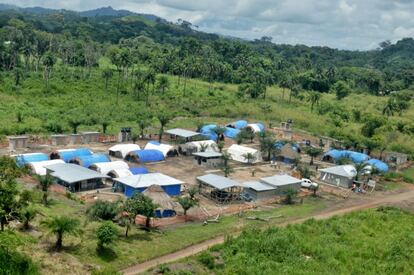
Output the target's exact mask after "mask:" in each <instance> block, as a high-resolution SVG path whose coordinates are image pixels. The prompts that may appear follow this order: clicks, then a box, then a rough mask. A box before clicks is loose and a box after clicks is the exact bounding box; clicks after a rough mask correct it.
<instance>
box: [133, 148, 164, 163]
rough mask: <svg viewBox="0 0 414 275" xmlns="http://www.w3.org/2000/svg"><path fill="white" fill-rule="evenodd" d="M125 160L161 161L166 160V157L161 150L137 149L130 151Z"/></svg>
mask: <svg viewBox="0 0 414 275" xmlns="http://www.w3.org/2000/svg"><path fill="white" fill-rule="evenodd" d="M125 160H127V161H133V162H159V161H163V160H165V157H164V154H163V153H162V152H161V151H159V150H136V151H132V152H130V153H128V155H127V156H126V157H125Z"/></svg>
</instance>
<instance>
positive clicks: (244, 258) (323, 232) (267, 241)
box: [162, 208, 414, 274]
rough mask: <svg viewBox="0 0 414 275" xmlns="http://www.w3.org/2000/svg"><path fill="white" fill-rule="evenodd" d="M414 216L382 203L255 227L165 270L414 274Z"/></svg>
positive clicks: (175, 271)
mask: <svg viewBox="0 0 414 275" xmlns="http://www.w3.org/2000/svg"><path fill="white" fill-rule="evenodd" d="M413 229H414V215H413V214H411V213H408V212H404V211H402V210H399V209H395V208H380V209H377V210H374V209H372V210H366V211H362V212H356V213H352V214H348V215H346V216H343V217H334V218H331V219H329V220H323V221H315V220H309V221H307V222H305V223H303V224H297V225H292V226H288V227H286V228H271V229H267V230H264V231H261V230H259V229H250V230H247V231H245V232H244V233H243V234H242V235H241V236H240V237H238V238H235V239H230V240H228V241H227V242H226V243H225V244H223V245H219V246H216V247H213V248H212V249H211V250H210V251H209V252H204V253H202V254H200V255H198V256H195V257H192V258H189V259H187V260H185V261H182V262H180V263H176V264H172V265H171V267H168V266H163V267H162V270H164V271H167V270H170V272H164V273H166V274H186V272H189V271H190V270H191V271H192V272H195V273H197V274H274V273H278V274H411V272H412V270H413V269H414V249H413V247H412V246H411V243H412V242H413V241H414V233H413Z"/></svg>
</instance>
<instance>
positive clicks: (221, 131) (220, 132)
mask: <svg viewBox="0 0 414 275" xmlns="http://www.w3.org/2000/svg"><path fill="white" fill-rule="evenodd" d="M212 130H213V132H214V133H215V134H216V135H217V139H216V142H217V143H219V141H220V137H221V136H222V135H223V134H224V132H226V128H224V127H220V126H217V127H215V128H214V129H212Z"/></svg>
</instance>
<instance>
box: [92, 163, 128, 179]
mask: <svg viewBox="0 0 414 275" xmlns="http://www.w3.org/2000/svg"><path fill="white" fill-rule="evenodd" d="M89 169H92V170H95V171H97V172H99V173H101V174H104V175H107V174H108V173H109V172H110V171H111V170H114V169H129V166H128V163H126V162H125V161H122V160H117V161H111V162H98V163H94V164H92V165H91V166H89Z"/></svg>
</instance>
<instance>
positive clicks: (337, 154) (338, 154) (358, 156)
mask: <svg viewBox="0 0 414 275" xmlns="http://www.w3.org/2000/svg"><path fill="white" fill-rule="evenodd" d="M327 157H330V158H332V159H333V160H334V161H337V160H339V159H341V158H348V159H350V160H352V161H353V162H354V163H362V162H365V161H367V160H369V156H368V155H366V154H363V153H358V152H354V151H349V150H336V149H333V150H330V151H329V152H327V153H325V155H324V156H323V158H324V159H326V158H327Z"/></svg>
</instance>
